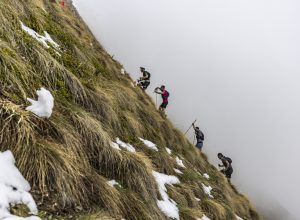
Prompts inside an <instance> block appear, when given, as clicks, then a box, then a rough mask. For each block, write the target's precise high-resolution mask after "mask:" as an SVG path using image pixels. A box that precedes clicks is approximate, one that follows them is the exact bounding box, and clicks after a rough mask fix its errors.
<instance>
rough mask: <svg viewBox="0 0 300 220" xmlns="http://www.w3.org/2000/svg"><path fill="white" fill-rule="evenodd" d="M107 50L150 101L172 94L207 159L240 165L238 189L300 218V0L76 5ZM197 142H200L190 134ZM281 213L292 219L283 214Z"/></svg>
mask: <svg viewBox="0 0 300 220" xmlns="http://www.w3.org/2000/svg"><path fill="white" fill-rule="evenodd" d="M75 5H76V6H77V8H78V9H79V12H80V14H81V15H82V17H83V18H84V20H85V21H86V22H87V23H88V25H89V26H90V28H91V30H92V31H93V32H94V34H95V35H96V36H97V38H98V39H99V40H100V42H101V43H102V45H103V46H104V47H105V48H106V49H107V51H108V52H109V53H110V54H111V55H114V57H115V58H116V59H118V60H119V61H120V62H121V63H122V64H124V67H125V69H126V70H127V71H128V72H130V74H131V76H132V77H133V78H137V77H139V76H140V73H139V67H140V66H144V67H146V69H147V70H148V71H149V72H151V74H152V84H151V88H149V90H148V93H149V94H150V95H151V96H152V97H153V98H155V97H154V95H153V93H152V91H153V89H154V88H155V87H156V86H158V85H161V84H164V85H166V87H167V90H169V92H170V94H171V96H170V104H169V107H168V109H167V114H168V117H169V118H171V120H172V121H173V123H174V124H175V125H176V126H177V127H179V128H180V129H182V131H184V130H186V129H187V128H188V127H189V125H190V124H191V122H192V121H193V120H194V119H198V123H199V126H200V128H201V129H202V130H203V132H204V133H205V135H206V141H205V144H204V150H203V151H204V152H205V153H206V154H207V155H208V157H209V160H210V161H211V162H212V163H213V164H215V165H217V162H218V161H217V159H216V154H217V153H218V152H223V153H224V154H225V155H228V156H230V157H231V158H232V159H233V168H234V175H233V183H234V184H235V185H237V186H238V187H239V189H240V190H241V191H242V192H245V193H246V194H247V195H249V197H250V198H251V200H252V201H253V203H254V204H255V205H256V206H257V207H258V208H260V209H262V210H263V212H264V213H265V214H266V215H268V217H267V218H268V219H271V220H275V219H276V218H275V217H274V216H272V215H275V216H277V219H279V220H283V219H288V217H287V213H291V214H292V215H294V216H298V217H297V218H296V219H299V218H300V209H299V207H298V206H299V198H300V190H299V188H300V170H299V169H300V160H299V155H300V149H299V147H300V145H299V138H300V66H299V59H300V14H299V11H300V2H299V1H297V0H251V1H250V0H126V1H125V0H75ZM189 137H190V138H191V139H193V134H192V132H190V133H189ZM277 212H281V213H280V214H283V215H284V216H285V217H282V216H280V215H279V214H278V213H277Z"/></svg>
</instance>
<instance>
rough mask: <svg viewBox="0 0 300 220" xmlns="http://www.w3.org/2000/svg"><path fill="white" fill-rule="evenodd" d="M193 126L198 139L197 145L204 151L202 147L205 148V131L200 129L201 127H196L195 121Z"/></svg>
mask: <svg viewBox="0 0 300 220" xmlns="http://www.w3.org/2000/svg"><path fill="white" fill-rule="evenodd" d="M192 126H193V128H194V131H195V136H196V140H197V143H196V147H197V148H198V149H199V150H200V151H202V148H203V141H204V134H203V132H202V131H201V130H200V128H199V127H196V126H195V123H192Z"/></svg>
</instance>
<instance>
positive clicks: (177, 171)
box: [174, 168, 183, 174]
mask: <svg viewBox="0 0 300 220" xmlns="http://www.w3.org/2000/svg"><path fill="white" fill-rule="evenodd" d="M174 171H175V173H178V174H183V172H181V171H180V170H178V169H175V168H174Z"/></svg>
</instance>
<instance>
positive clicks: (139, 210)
mask: <svg viewBox="0 0 300 220" xmlns="http://www.w3.org/2000/svg"><path fill="white" fill-rule="evenodd" d="M121 200H122V203H123V204H124V206H125V210H124V218H125V219H130V220H131V219H132V220H141V219H145V220H164V219H166V217H165V216H164V214H163V213H162V212H161V211H160V210H159V209H158V207H157V205H156V202H155V200H154V199H153V198H151V197H140V196H139V195H138V194H136V193H133V192H130V191H128V192H126V191H125V192H123V194H122V198H121Z"/></svg>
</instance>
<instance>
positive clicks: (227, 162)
mask: <svg viewBox="0 0 300 220" xmlns="http://www.w3.org/2000/svg"><path fill="white" fill-rule="evenodd" d="M218 158H219V159H220V160H221V161H222V163H223V165H221V164H218V166H219V167H224V168H223V169H222V170H220V171H221V173H223V174H224V175H225V176H226V177H227V179H228V181H229V182H230V178H231V175H232V173H233V169H232V165H231V164H232V160H231V159H230V158H229V157H225V156H224V155H223V154H221V153H218Z"/></svg>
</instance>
